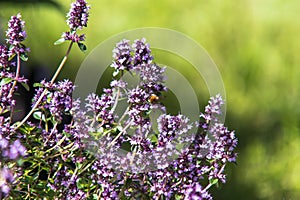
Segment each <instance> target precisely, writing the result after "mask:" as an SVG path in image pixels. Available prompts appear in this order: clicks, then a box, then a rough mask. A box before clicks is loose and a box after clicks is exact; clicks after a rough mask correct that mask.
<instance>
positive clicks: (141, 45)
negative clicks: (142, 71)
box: [132, 38, 153, 68]
mask: <svg viewBox="0 0 300 200" xmlns="http://www.w3.org/2000/svg"><path fill="white" fill-rule="evenodd" d="M132 48H133V50H134V59H133V63H134V66H135V67H138V68H139V66H140V65H141V64H150V63H152V61H153V57H152V55H151V50H150V46H149V44H148V43H146V39H145V38H142V39H141V40H135V41H134V44H133V45H132Z"/></svg>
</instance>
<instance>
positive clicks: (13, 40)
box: [6, 13, 29, 54]
mask: <svg viewBox="0 0 300 200" xmlns="http://www.w3.org/2000/svg"><path fill="white" fill-rule="evenodd" d="M24 27H25V22H24V21H22V20H21V14H20V13H18V14H17V16H12V17H11V19H10V20H9V22H8V30H7V31H6V36H7V43H9V44H10V45H11V46H13V48H12V49H11V50H10V53H11V54H19V53H25V52H28V51H29V49H27V48H26V47H25V46H24V45H23V44H22V43H21V42H23V41H24V40H25V39H26V37H27V35H26V31H25V30H24Z"/></svg>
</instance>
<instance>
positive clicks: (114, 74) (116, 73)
mask: <svg viewBox="0 0 300 200" xmlns="http://www.w3.org/2000/svg"><path fill="white" fill-rule="evenodd" d="M118 74H119V70H117V69H116V70H115V71H114V72H113V77H116V76H117V75H118Z"/></svg>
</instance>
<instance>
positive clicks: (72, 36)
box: [62, 31, 85, 43]
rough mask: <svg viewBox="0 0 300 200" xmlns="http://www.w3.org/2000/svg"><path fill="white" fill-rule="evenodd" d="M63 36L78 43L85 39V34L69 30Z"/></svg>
mask: <svg viewBox="0 0 300 200" xmlns="http://www.w3.org/2000/svg"><path fill="white" fill-rule="evenodd" d="M62 38H64V39H65V40H71V41H72V42H76V43H78V42H81V41H84V40H85V35H84V34H81V35H78V34H77V33H76V32H70V31H67V32H64V33H63V35H62Z"/></svg>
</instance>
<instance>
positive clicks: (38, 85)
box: [33, 83, 44, 87]
mask: <svg viewBox="0 0 300 200" xmlns="http://www.w3.org/2000/svg"><path fill="white" fill-rule="evenodd" d="M33 87H44V85H43V84H41V83H34V84H33Z"/></svg>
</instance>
